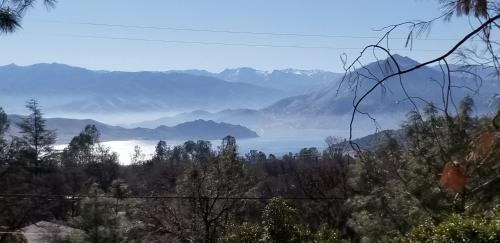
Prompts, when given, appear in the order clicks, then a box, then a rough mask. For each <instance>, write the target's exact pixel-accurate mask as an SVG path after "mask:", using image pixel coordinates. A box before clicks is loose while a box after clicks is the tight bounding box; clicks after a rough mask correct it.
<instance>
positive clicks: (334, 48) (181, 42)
mask: <svg viewBox="0 0 500 243" xmlns="http://www.w3.org/2000/svg"><path fill="white" fill-rule="evenodd" d="M31 34H34V35H44V36H60V37H70V38H88V39H104V40H125V41H142V42H157V43H166V44H188V45H189V44H196V45H218V46H244V47H271V48H295V49H323V50H362V49H363V48H358V47H333V46H302V45H274V44H254V43H243V42H240V43H230V42H208V41H184V40H166V39H146V38H130V37H113V36H101V35H74V34H59V33H54V34H45V33H31ZM391 50H392V51H411V52H442V51H444V50H437V49H411V50H410V49H404V48H403V49H391Z"/></svg>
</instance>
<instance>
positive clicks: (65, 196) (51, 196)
mask: <svg viewBox="0 0 500 243" xmlns="http://www.w3.org/2000/svg"><path fill="white" fill-rule="evenodd" d="M276 197H280V198H283V199H286V200H299V201H300V200H312V201H314V200H345V199H346V198H344V197H285V196H273V197H201V196H200V197H195V196H175V195H170V196H168V195H150V196H148V195H131V196H123V197H114V196H109V195H69V194H0V199H2V198H16V199H33V198H43V199H67V200H82V199H89V198H112V199H165V200H168V199H180V200H193V199H201V200H271V199H273V198H276Z"/></svg>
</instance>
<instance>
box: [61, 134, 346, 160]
mask: <svg viewBox="0 0 500 243" xmlns="http://www.w3.org/2000/svg"><path fill="white" fill-rule="evenodd" d="M329 135H335V136H343V135H346V134H345V131H343V132H332V131H328V132H325V131H318V132H306V133H303V134H294V135H293V136H264V137H258V138H248V139H237V140H236V143H237V144H238V152H239V153H240V154H242V155H243V154H245V153H248V152H249V151H250V150H258V151H262V152H264V153H266V154H270V153H272V154H274V155H276V156H281V155H283V154H286V153H288V152H292V153H296V152H298V151H299V150H300V149H302V148H306V147H307V148H309V147H316V148H318V150H320V151H322V150H323V149H325V148H326V143H325V138H326V137H327V136H329ZM184 142H185V140H167V144H168V145H169V146H175V145H181V144H183V143H184ZM210 142H211V143H212V148H213V149H217V147H218V146H219V145H220V144H221V140H210ZM157 143H158V140H128V141H108V142H103V143H102V144H103V145H104V146H107V147H110V149H111V151H113V152H116V153H117V154H118V155H119V159H120V163H122V164H129V163H130V158H131V156H132V153H133V151H134V147H135V146H140V147H141V150H142V152H143V153H144V154H145V155H146V158H151V155H152V154H153V153H154V149H155V146H156V144H157ZM55 147H56V149H63V148H64V147H66V145H57V146H55Z"/></svg>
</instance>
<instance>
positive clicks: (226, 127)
mask: <svg viewBox="0 0 500 243" xmlns="http://www.w3.org/2000/svg"><path fill="white" fill-rule="evenodd" d="M21 118H22V116H19V115H9V120H10V122H11V126H10V128H9V129H10V131H9V133H10V134H11V135H19V129H18V128H17V126H16V123H18V122H19V121H20V120H21ZM46 124H47V128H48V129H53V130H56V133H57V142H58V143H67V142H69V141H70V140H71V139H72V138H73V137H74V136H76V135H78V134H79V133H80V132H81V131H82V130H83V128H84V127H85V126H86V125H95V126H96V127H97V129H98V130H99V132H100V133H101V141H103V142H104V141H114V140H160V139H163V140H170V139H186V140H187V139H194V140H197V139H203V140H212V139H222V138H223V137H225V136H227V135H231V136H234V137H236V138H254V137H258V135H257V133H256V132H254V131H252V130H250V129H248V128H246V127H243V126H240V125H232V124H228V123H217V122H214V121H211V120H208V121H207V120H201V119H200V120H195V121H190V122H184V123H181V124H178V125H175V126H171V127H169V126H158V127H156V128H153V129H151V128H141V127H136V128H123V127H120V126H111V125H107V124H104V123H101V122H98V121H95V120H90V119H84V120H79V119H67V118H47V123H46Z"/></svg>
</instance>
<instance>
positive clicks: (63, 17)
mask: <svg viewBox="0 0 500 243" xmlns="http://www.w3.org/2000/svg"><path fill="white" fill-rule="evenodd" d="M437 2H438V1H437V0H376V1H371V0H350V1H332V0H315V1H305V0H286V1H285V0H281V1H280V0H252V1H249V0H213V1H206V0H198V1H194V0H176V1H174V0H145V1H130V0H105V1H103V0H60V1H59V3H58V4H57V5H56V7H55V8H54V9H51V10H48V11H47V9H46V8H45V7H43V6H36V7H35V8H33V9H31V10H30V11H29V12H28V13H27V15H26V16H25V18H24V20H23V22H22V25H23V28H22V29H20V30H18V31H17V32H16V33H14V34H10V35H3V36H0V42H1V43H2V44H1V45H0V53H1V55H0V65H6V64H11V63H15V64H18V65H30V64H35V63H53V62H57V63H64V64H68V65H74V66H81V67H85V68H89V69H94V70H122V71H139V70H152V71H166V70H180V69H205V70H208V71H212V72H219V71H222V70H224V69H225V68H236V67H253V68H256V69H260V70H274V69H285V68H297V69H321V70H330V71H335V72H340V71H341V70H342V63H341V61H340V55H342V54H343V53H345V54H346V55H347V57H348V58H353V57H354V56H355V55H357V54H358V53H359V51H360V50H359V49H358V48H362V47H363V46H365V45H367V44H371V43H373V42H374V41H375V40H376V39H374V38H371V37H378V36H380V35H381V33H380V32H378V31H375V30H374V29H377V28H380V27H384V26H387V25H390V24H396V23H399V22H404V21H408V20H427V19H431V18H434V17H436V16H438V15H440V11H439V5H438V3H437ZM110 25H112V26H110ZM117 25H119V26H117ZM120 26H121V27H120ZM127 26H128V27H127ZM130 26H143V27H140V28H135V27H130ZM145 27H147V28H145ZM187 29H188V30H187ZM194 30H209V31H194ZM407 30H408V29H407V28H403V29H401V31H399V32H398V33H395V34H394V37H405V35H406V33H407ZM468 30H469V27H468V23H467V20H466V19H463V18H462V19H454V20H453V21H451V22H446V23H443V22H438V23H436V24H435V25H434V26H433V28H432V29H431V32H430V34H429V35H428V36H427V37H425V38H428V39H423V40H418V41H416V42H415V43H414V46H413V50H412V51H409V50H404V42H405V41H404V40H402V39H394V40H391V47H392V48H394V49H396V51H395V52H398V53H400V54H401V55H403V56H409V57H411V58H413V59H415V60H417V61H424V60H427V59H430V58H432V57H435V56H437V55H439V54H441V53H444V52H445V50H446V49H448V48H449V47H450V46H452V45H453V43H454V40H453V39H457V38H460V36H462V35H463V34H464V33H466V31H468ZM221 31H222V32H221ZM228 32H231V33H228ZM235 32H238V33H235ZM241 32H245V33H241ZM248 32H251V33H253V34H250V33H248ZM256 33H274V34H273V35H269V34H256ZM277 33H296V34H300V36H297V35H276V34H277ZM303 35H320V36H303ZM325 35H327V36H330V37H325ZM367 37H369V38H367ZM430 39H434V40H430ZM435 39H446V40H435ZM311 47H321V48H311Z"/></svg>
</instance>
